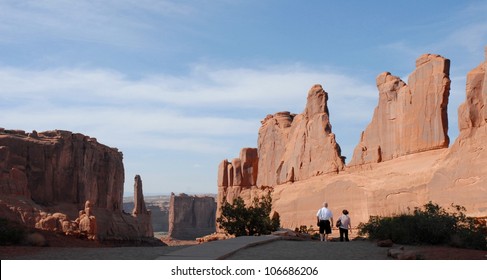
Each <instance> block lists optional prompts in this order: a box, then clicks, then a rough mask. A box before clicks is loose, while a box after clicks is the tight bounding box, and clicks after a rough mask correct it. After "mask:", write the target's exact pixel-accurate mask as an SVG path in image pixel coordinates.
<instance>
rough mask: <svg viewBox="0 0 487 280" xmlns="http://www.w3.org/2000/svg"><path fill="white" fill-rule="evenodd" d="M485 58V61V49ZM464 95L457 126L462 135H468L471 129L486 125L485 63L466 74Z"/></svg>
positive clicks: (486, 69) (486, 80) (486, 81)
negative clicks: (464, 98)
mask: <svg viewBox="0 0 487 280" xmlns="http://www.w3.org/2000/svg"><path fill="white" fill-rule="evenodd" d="M485 56H486V60H487V47H486V48H485ZM466 93H467V97H466V101H465V102H464V103H463V104H462V105H460V107H459V108H458V126H459V129H460V132H461V133H463V134H466V133H467V134H469V133H470V132H471V131H472V129H475V128H478V127H480V126H484V125H485V123H486V120H487V106H486V105H487V62H483V63H481V64H480V65H479V66H477V67H476V68H475V69H473V70H472V71H470V72H469V73H468V74H467V86H466Z"/></svg>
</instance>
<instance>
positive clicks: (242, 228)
mask: <svg viewBox="0 0 487 280" xmlns="http://www.w3.org/2000/svg"><path fill="white" fill-rule="evenodd" d="M271 209H272V198H271V195H270V192H269V193H268V194H267V195H266V196H262V197H261V199H260V200H259V199H258V198H255V199H254V200H253V202H252V205H251V206H250V207H245V203H244V201H243V199H242V198H241V197H237V198H236V199H234V200H233V203H232V204H230V203H228V202H226V201H225V203H224V204H223V205H222V207H221V216H220V217H219V218H218V219H217V222H218V224H219V227H220V228H221V229H224V230H225V231H226V232H227V233H229V234H233V235H235V236H242V235H261V234H269V233H271V232H272V231H275V230H277V229H279V227H280V220H279V215H273V217H272V219H271V217H270V213H271Z"/></svg>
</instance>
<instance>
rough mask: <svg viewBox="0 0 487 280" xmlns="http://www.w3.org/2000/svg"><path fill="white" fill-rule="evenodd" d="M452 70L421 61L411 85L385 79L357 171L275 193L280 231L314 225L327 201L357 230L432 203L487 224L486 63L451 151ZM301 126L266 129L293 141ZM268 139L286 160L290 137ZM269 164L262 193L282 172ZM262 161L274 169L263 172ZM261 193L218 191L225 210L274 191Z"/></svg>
mask: <svg viewBox="0 0 487 280" xmlns="http://www.w3.org/2000/svg"><path fill="white" fill-rule="evenodd" d="M486 60H487V49H486ZM448 64H449V63H448V60H446V59H444V58H442V57H440V56H435V55H424V56H422V57H420V59H418V61H417V69H416V71H414V73H413V74H412V75H411V76H410V78H409V85H406V84H405V83H404V82H402V81H401V80H400V79H398V78H397V77H393V76H392V75H390V74H388V73H384V74H381V75H379V77H378V79H377V80H378V87H379V91H380V97H379V98H380V101H379V106H378V107H377V109H376V111H375V113H374V117H373V120H372V122H371V123H370V125H369V126H368V127H367V129H366V130H365V132H364V133H363V137H362V139H361V143H360V145H359V146H358V147H357V150H356V151H355V153H354V158H353V160H352V163H351V165H352V166H354V167H353V168H348V167H345V169H344V171H343V172H339V173H338V174H336V173H327V174H323V175H320V176H313V177H310V178H308V179H304V180H294V182H293V183H292V184H289V183H281V184H274V185H272V189H273V192H272V199H273V210H275V211H277V212H278V213H279V215H280V218H281V225H282V226H283V227H285V228H291V229H293V228H296V227H298V228H299V227H300V226H302V225H306V226H309V225H314V224H315V221H316V217H315V214H316V210H317V209H318V208H319V207H320V206H321V205H322V203H323V202H324V201H327V202H328V203H329V205H330V206H329V208H330V209H331V210H332V211H333V213H335V215H338V214H339V213H340V212H341V211H342V210H343V209H348V210H349V212H350V215H351V217H352V221H353V226H357V225H358V223H360V222H366V221H368V219H369V217H370V216H378V215H380V216H385V215H394V214H398V213H404V212H408V211H412V210H413V209H414V207H421V206H422V205H424V204H426V203H428V202H429V201H433V202H434V203H438V204H439V205H440V206H442V207H445V208H448V207H449V206H450V205H451V204H452V203H453V204H458V205H462V206H464V207H465V208H466V209H467V211H466V214H468V215H471V216H477V217H485V216H486V215H487V144H486V141H485V139H487V125H486V124H487V121H486V117H487V112H486V111H485V107H486V106H485V105H487V104H486V102H487V97H486V96H487V76H486V75H487V74H486V72H487V61H486V62H484V63H482V64H481V65H480V66H479V67H477V68H476V69H474V70H472V71H471V72H470V73H469V74H468V76H467V100H466V102H465V103H464V104H462V105H461V106H460V108H459V126H460V135H459V137H458V138H457V139H456V141H455V142H454V143H453V145H452V146H451V147H450V148H447V146H448V136H447V135H446V129H447V125H446V105H447V104H446V103H447V102H448V88H449V79H448ZM296 118H297V116H293V115H291V114H287V113H282V114H278V115H270V116H268V117H267V118H266V119H265V120H264V122H265V123H266V122H270V123H271V124H272V127H270V128H265V129H266V130H267V129H269V130H271V129H272V133H271V135H280V136H283V135H286V134H285V133H283V130H285V129H289V128H290V127H291V125H293V124H294V122H296ZM267 125H269V124H267ZM261 130H262V129H261ZM287 135H289V134H287ZM264 139H265V138H261V137H259V141H270V143H274V146H275V150H276V154H283V153H284V150H285V148H283V147H284V146H285V145H284V144H283V143H284V139H286V138H285V137H269V138H267V140H264ZM286 140H288V139H286ZM259 143H260V142H259ZM319 145H322V142H321V144H319ZM364 148H365V149H364ZM268 150H270V149H268ZM298 151H299V150H298ZM298 151H296V155H298V156H297V157H298V158H299V153H298ZM302 151H303V150H301V152H302ZM265 156H266V157H264V155H262V154H261V151H260V150H259V174H258V180H257V181H258V183H257V185H258V186H259V180H260V176H268V178H271V177H272V176H275V175H274V174H272V173H273V172H274V171H275V170H277V169H275V167H276V166H278V164H279V160H278V159H276V158H272V157H271V156H273V154H269V155H265ZM262 160H264V161H265V162H268V163H269V166H273V168H269V167H263V166H261V165H260V162H261V161H262ZM276 162H277V165H276ZM363 164H365V165H363ZM283 166H284V165H283ZM356 166H362V167H361V168H357V167H356ZM222 170H223V169H222ZM294 171H296V170H294ZM263 172H265V175H262V174H263ZM288 174H289V172H288ZM268 178H267V179H268ZM273 178H276V179H277V178H278V177H273ZM281 178H282V177H281ZM267 179H266V180H267ZM279 182H287V180H282V181H279ZM258 186H254V187H251V188H245V189H244V188H237V187H228V188H223V187H219V189H218V190H219V193H218V195H219V202H220V201H221V199H223V198H226V199H227V201H231V200H232V199H233V198H235V197H237V196H240V197H242V198H243V199H244V201H246V202H250V201H252V199H253V198H254V197H259V196H261V195H262V194H265V192H266V191H267V190H263V189H261V188H259V187H258Z"/></svg>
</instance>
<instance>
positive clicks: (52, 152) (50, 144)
mask: <svg viewBox="0 0 487 280" xmlns="http://www.w3.org/2000/svg"><path fill="white" fill-rule="evenodd" d="M122 160H123V156H122V153H120V152H119V151H118V150H117V149H115V148H110V147H107V146H105V145H102V144H100V143H98V142H97V141H96V139H94V138H90V137H88V136H84V135H82V134H78V133H72V132H69V131H60V130H56V131H47V132H41V133H37V132H35V131H34V132H32V133H29V134H27V133H25V132H24V131H18V130H5V129H3V128H2V129H0V194H1V195H2V199H1V201H0V215H1V216H2V217H6V218H9V219H13V220H16V221H19V222H22V223H24V224H26V225H27V226H31V227H35V226H36V224H37V225H38V227H40V228H43V227H45V226H46V227H50V226H53V227H55V228H59V227H58V224H59V223H60V225H61V228H63V227H65V229H68V228H69V226H68V223H69V222H70V221H73V220H74V219H73V218H74V217H78V218H82V219H80V221H79V223H78V226H79V228H80V229H82V228H83V227H84V229H86V230H87V231H89V234H95V235H96V238H97V239H101V240H104V239H119V240H130V239H138V238H141V237H151V236H153V233H152V230H151V229H150V228H148V227H147V225H146V224H147V221H145V218H144V217H134V216H131V215H127V214H124V213H122V196H123V183H124V167H123V162H122ZM86 201H90V204H89V207H88V208H89V209H88V210H89V213H85V216H83V217H81V216H80V213H79V211H80V209H82V210H83V211H85V212H86V211H87V209H86V205H85V202H86ZM53 213H54V214H56V213H59V214H60V215H54V214H53ZM61 214H62V215H64V216H65V217H64V216H62V215H61ZM50 216H52V218H49V217H50ZM56 216H57V217H56ZM60 217H62V218H60ZM70 217H71V218H70ZM95 217H96V219H95ZM84 218H87V219H88V220H87V219H84ZM46 219H47V220H46ZM94 221H96V225H93V222H94ZM148 224H149V225H150V222H148ZM49 225H50V226H49ZM94 228H96V231H95V230H94ZM63 232H66V231H63Z"/></svg>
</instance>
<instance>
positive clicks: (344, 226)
mask: <svg viewBox="0 0 487 280" xmlns="http://www.w3.org/2000/svg"><path fill="white" fill-rule="evenodd" d="M336 227H337V228H338V229H339V230H340V242H343V240H344V239H345V241H347V242H348V241H350V240H349V239H348V229H350V233H351V232H352V223H351V222H350V217H349V216H348V210H347V209H343V211H342V215H341V216H340V218H338V221H337V225H336ZM344 237H345V238H344Z"/></svg>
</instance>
